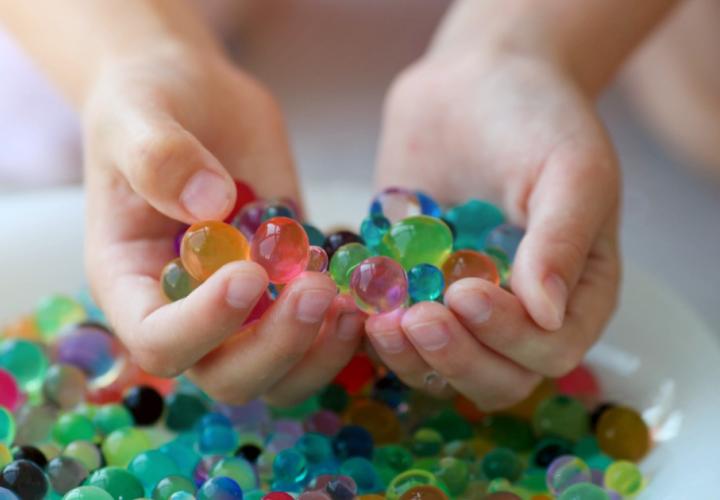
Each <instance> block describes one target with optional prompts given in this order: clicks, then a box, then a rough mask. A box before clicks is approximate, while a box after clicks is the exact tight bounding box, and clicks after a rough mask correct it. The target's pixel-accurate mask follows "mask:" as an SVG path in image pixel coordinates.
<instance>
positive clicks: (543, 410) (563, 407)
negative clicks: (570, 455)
mask: <svg viewBox="0 0 720 500" xmlns="http://www.w3.org/2000/svg"><path fill="white" fill-rule="evenodd" d="M532 423H533V428H534V429H535V434H537V435H538V436H553V437H558V438H562V439H567V440H568V441H570V442H573V443H574V442H575V441H577V440H579V439H580V438H581V437H583V436H584V435H585V434H587V432H588V429H589V427H590V418H589V416H588V413H587V410H586V409H585V407H584V406H583V405H582V403H580V402H579V401H578V400H577V399H574V398H571V397H568V396H554V397H551V398H549V399H546V400H545V401H543V402H542V403H540V404H539V405H538V407H537V408H536V409H535V414H534V415H533V420H532Z"/></svg>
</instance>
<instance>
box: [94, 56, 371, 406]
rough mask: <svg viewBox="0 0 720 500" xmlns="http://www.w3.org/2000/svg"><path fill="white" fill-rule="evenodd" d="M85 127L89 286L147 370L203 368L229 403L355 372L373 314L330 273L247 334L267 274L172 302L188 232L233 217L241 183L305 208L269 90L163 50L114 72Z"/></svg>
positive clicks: (279, 397)
mask: <svg viewBox="0 0 720 500" xmlns="http://www.w3.org/2000/svg"><path fill="white" fill-rule="evenodd" d="M84 120H85V121H84V124H85V133H86V135H85V139H86V166H87V174H86V178H87V207H88V209H87V213H88V221H87V248H86V250H87V266H88V275H89V277H90V281H91V284H92V287H93V289H94V292H95V294H96V296H97V297H98V299H99V301H100V304H101V306H102V307H103V309H104V310H105V311H106V312H107V313H108V316H109V319H110V321H111V323H112V325H113V326H114V327H115V328H116V331H117V333H118V335H119V336H120V338H121V339H122V340H123V342H124V343H125V344H126V346H127V347H128V349H129V350H130V353H131V355H132V357H133V358H134V360H135V361H136V362H137V363H139V364H140V366H141V367H143V368H144V369H146V370H147V371H149V372H151V373H154V374H159V375H164V376H170V375H177V374H179V373H181V372H183V371H185V370H187V369H189V371H188V375H189V376H190V377H191V378H192V379H193V380H195V381H197V383H199V385H200V386H201V387H203V388H204V389H205V390H206V391H207V392H208V393H209V394H211V395H212V396H214V397H216V398H218V399H221V400H225V401H230V402H233V401H235V402H238V401H244V400H247V399H249V398H252V397H255V396H257V395H260V394H266V395H268V397H269V398H270V399H271V400H273V401H274V402H279V403H283V402H292V401H294V400H299V399H301V398H303V397H305V396H307V395H308V394H309V393H311V392H312V391H314V390H316V389H317V388H319V387H321V386H322V385H323V384H324V383H326V382H327V380H329V379H330V378H331V377H332V376H333V375H334V374H335V372H337V371H338V370H339V369H340V368H342V366H343V365H344V364H345V363H346V362H347V361H348V360H349V359H350V357H351V356H352V354H353V352H354V351H355V350H356V348H357V346H358V343H359V341H360V332H361V330H362V317H361V316H360V314H359V313H357V312H356V309H355V308H354V305H353V304H352V303H351V302H348V301H347V300H346V299H345V298H339V297H336V288H335V285H334V283H333V282H332V281H331V280H330V278H329V277H327V276H323V275H321V274H318V273H306V274H305V275H303V276H301V277H300V278H298V279H297V280H295V281H294V282H293V283H292V284H290V285H289V286H288V287H287V288H286V289H285V290H284V291H283V293H282V295H281V297H280V298H279V299H278V301H277V302H276V304H275V305H274V306H273V308H272V309H271V311H270V312H269V313H268V314H266V315H265V317H264V318H263V319H262V320H261V321H260V322H259V323H255V324H254V325H253V326H251V327H249V328H245V329H243V330H242V331H240V330H241V325H242V324H243V322H244V320H245V318H246V317H247V316H248V314H249V312H250V311H251V310H252V308H253V306H254V304H255V303H256V301H257V300H258V298H259V297H260V296H261V294H263V293H264V292H265V289H266V288H267V284H268V280H267V275H266V274H265V272H264V270H263V269H262V268H261V267H260V266H258V265H257V264H254V263H251V262H236V263H231V264H228V265H226V266H225V267H223V268H222V269H221V270H220V271H218V272H217V273H216V274H214V275H213V276H212V277H211V278H210V279H209V280H208V281H207V282H205V283H204V284H203V285H201V286H200V287H199V288H198V289H197V290H195V291H194V292H193V293H192V294H191V295H190V296H188V297H187V298H186V299H184V300H180V301H178V302H175V303H171V304H168V301H167V300H166V299H165V297H164V295H163V293H162V290H161V287H160V284H159V282H158V278H159V276H160V271H161V269H162V267H163V266H164V265H165V263H167V262H168V261H169V260H170V259H172V258H173V257H174V255H173V238H174V236H175V235H176V234H177V232H178V230H179V228H180V222H178V221H182V222H184V223H188V224H190V223H192V222H195V221H199V220H205V219H223V218H224V217H225V216H226V215H227V214H228V212H229V211H230V210H231V208H232V206H233V203H234V200H235V188H234V185H233V182H232V178H233V177H235V178H238V179H242V180H244V181H246V182H248V183H249V184H250V185H252V186H253V187H254V188H255V189H256V190H257V191H258V193H259V194H260V195H262V196H264V197H280V196H288V197H292V198H294V199H296V200H297V199H298V197H299V191H298V186H297V180H296V176H295V171H294V168H293V164H292V159H291V156H290V153H289V148H288V144H287V139H286V135H285V131H284V124H283V120H282V117H281V115H280V112H279V110H278V108H277V106H276V104H275V102H274V100H273V99H272V97H271V96H270V95H269V94H268V92H267V91H265V90H264V89H263V88H262V87H260V86H259V84H258V83H257V82H255V81H254V80H252V79H251V78H250V77H249V76H248V75H246V74H243V73H242V72H241V71H239V70H237V69H236V68H234V67H232V66H231V65H230V64H229V63H228V62H227V61H225V60H224V59H223V58H222V57H221V56H219V55H217V54H214V53H210V54H208V53H205V52H204V53H193V52H192V51H185V50H177V49H175V48H173V49H149V53H148V54H146V55H144V56H142V57H139V58H136V59H133V60H125V61H123V62H122V63H114V64H111V65H109V66H108V67H107V68H105V70H104V71H103V75H102V77H101V78H99V79H98V81H97V83H96V84H95V85H94V87H93V89H92V91H91V94H90V97H89V99H88V100H87V103H86V106H85V113H84ZM238 332H239V333H238Z"/></svg>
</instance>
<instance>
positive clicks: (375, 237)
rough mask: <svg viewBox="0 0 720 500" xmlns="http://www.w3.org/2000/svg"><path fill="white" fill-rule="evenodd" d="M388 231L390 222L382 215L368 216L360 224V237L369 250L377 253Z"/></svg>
mask: <svg viewBox="0 0 720 500" xmlns="http://www.w3.org/2000/svg"><path fill="white" fill-rule="evenodd" d="M389 229H390V221H389V220H388V219H387V218H386V217H385V216H384V215H382V214H370V215H369V216H367V217H365V219H363V221H362V223H361V224H360V236H361V237H362V239H363V241H365V245H367V247H368V248H369V249H370V250H372V251H373V252H377V250H378V248H379V247H380V242H381V241H382V239H383V237H384V236H385V233H387V232H388V230H389Z"/></svg>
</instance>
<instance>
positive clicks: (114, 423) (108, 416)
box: [93, 404, 134, 435]
mask: <svg viewBox="0 0 720 500" xmlns="http://www.w3.org/2000/svg"><path fill="white" fill-rule="evenodd" d="M93 423H94V424H95V427H96V428H97V430H98V431H100V433H101V434H103V435H108V434H110V433H112V432H114V431H116V430H118V429H123V428H125V427H131V426H132V425H133V424H134V421H133V416H132V414H131V413H130V412H129V411H128V409H127V408H125V407H124V406H123V405H120V404H109V405H103V406H101V407H100V408H98V410H97V412H96V413H95V415H94V416H93Z"/></svg>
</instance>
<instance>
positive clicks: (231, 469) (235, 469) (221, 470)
mask: <svg viewBox="0 0 720 500" xmlns="http://www.w3.org/2000/svg"><path fill="white" fill-rule="evenodd" d="M210 476H211V477H222V476H224V477H229V478H230V479H233V480H234V481H235V482H236V483H237V484H238V485H240V487H241V488H242V489H243V491H250V490H253V489H255V488H257V487H258V481H257V476H256V474H255V469H253V466H252V465H251V464H250V463H249V462H248V461H247V460H245V459H244V458H240V457H226V458H223V459H222V460H220V461H219V462H218V463H216V464H215V466H214V467H213V468H212V470H211V471H210Z"/></svg>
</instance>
